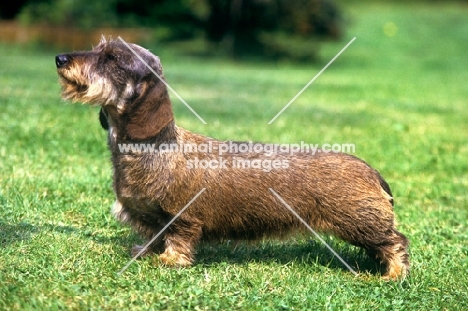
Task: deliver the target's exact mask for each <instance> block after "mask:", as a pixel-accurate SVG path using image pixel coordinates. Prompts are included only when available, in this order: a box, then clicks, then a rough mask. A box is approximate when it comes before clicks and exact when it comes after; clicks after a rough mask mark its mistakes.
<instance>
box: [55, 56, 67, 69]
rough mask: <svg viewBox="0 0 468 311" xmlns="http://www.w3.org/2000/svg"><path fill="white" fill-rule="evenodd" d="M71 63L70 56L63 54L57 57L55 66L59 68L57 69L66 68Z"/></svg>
mask: <svg viewBox="0 0 468 311" xmlns="http://www.w3.org/2000/svg"><path fill="white" fill-rule="evenodd" d="M69 61H70V58H69V57H68V55H65V54H61V55H57V56H55V65H56V66H57V68H60V67H63V66H65V65H66V64H67V63H68V62H69Z"/></svg>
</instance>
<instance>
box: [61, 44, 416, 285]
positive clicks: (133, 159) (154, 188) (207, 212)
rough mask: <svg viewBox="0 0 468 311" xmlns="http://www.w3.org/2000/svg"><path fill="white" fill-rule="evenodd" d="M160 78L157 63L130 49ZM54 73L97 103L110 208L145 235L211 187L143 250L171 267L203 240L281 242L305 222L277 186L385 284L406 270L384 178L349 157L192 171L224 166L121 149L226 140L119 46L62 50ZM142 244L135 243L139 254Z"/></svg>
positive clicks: (77, 95) (71, 92)
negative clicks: (176, 105)
mask: <svg viewBox="0 0 468 311" xmlns="http://www.w3.org/2000/svg"><path fill="white" fill-rule="evenodd" d="M131 47H132V49H134V50H135V51H136V52H137V53H138V54H139V55H140V56H141V57H142V58H143V59H144V60H145V62H146V63H147V64H148V65H149V66H151V68H153V70H155V71H156V72H157V73H158V74H159V75H160V76H161V77H163V72H162V67H161V64H160V61H159V58H158V57H156V56H154V55H153V54H151V53H150V52H149V51H147V50H145V49H143V48H141V47H139V46H137V45H134V44H132V45H131ZM56 65H57V70H58V73H59V77H60V83H61V85H62V96H63V97H64V98H65V99H70V100H73V101H81V102H85V103H90V104H98V105H101V112H100V121H101V124H102V126H103V127H104V128H105V129H108V130H109V136H108V137H109V138H108V144H109V148H110V151H111V154H112V163H113V167H114V190H115V194H116V197H117V201H116V203H115V204H114V207H113V212H114V214H115V216H116V217H117V219H119V220H120V221H122V222H125V223H129V224H130V225H131V226H132V227H133V228H134V229H135V230H136V231H137V232H138V233H139V234H140V235H142V236H143V237H145V238H147V239H150V238H152V237H153V236H154V235H155V234H157V233H158V232H159V231H160V230H161V229H162V228H163V227H164V226H165V225H166V224H167V223H168V222H169V221H170V220H171V219H172V218H173V217H174V215H176V214H177V213H178V212H179V211H180V210H181V209H182V208H183V207H184V206H185V204H187V202H189V201H190V200H191V199H192V198H193V197H194V196H195V195H196V194H197V193H198V192H199V191H200V190H201V189H202V188H206V191H205V192H204V193H203V194H202V195H200V196H199V197H198V198H197V199H196V200H195V201H194V202H193V203H192V204H191V205H190V207H189V208H188V209H187V210H186V211H185V212H184V213H182V214H181V215H180V217H178V218H177V219H176V220H175V221H174V223H173V224H171V225H170V226H169V227H168V229H167V230H166V231H165V232H164V233H163V235H161V237H160V238H159V239H158V240H156V241H155V242H154V243H153V244H152V245H151V248H150V249H148V250H147V251H146V253H147V254H150V253H159V254H160V255H159V256H160V260H161V261H162V262H163V263H165V264H167V265H176V266H187V265H190V264H192V262H193V260H194V250H195V246H196V245H197V243H198V242H199V241H200V240H201V239H204V240H219V239H235V240H238V239H247V240H255V239H259V238H262V237H265V236H281V235H285V234H287V233H288V232H293V231H294V230H296V229H301V228H302V227H303V225H302V224H301V223H300V221H299V220H298V219H297V218H296V217H295V216H294V215H293V214H292V213H291V212H290V211H288V210H287V209H286V208H285V207H284V206H283V204H282V203H281V202H280V201H279V200H278V199H277V198H276V197H275V196H273V195H272V193H271V192H270V191H269V190H268V189H269V188H272V189H273V190H274V191H275V192H277V193H278V194H279V195H280V196H281V197H282V198H283V199H284V200H285V202H287V203H288V204H289V205H290V206H291V207H293V208H294V209H295V210H296V212H297V213H298V214H299V215H300V216H301V218H303V219H304V220H305V221H307V222H308V223H309V224H310V226H311V227H312V228H314V229H315V230H317V231H320V232H325V233H331V234H334V235H336V236H337V237H339V238H341V239H343V240H345V241H348V242H349V243H351V244H354V245H357V246H360V247H362V248H364V249H366V250H367V251H368V253H370V254H371V255H373V256H376V257H377V258H378V259H380V260H381V261H382V262H383V263H384V264H385V265H386V267H387V271H386V274H385V276H384V277H385V278H390V279H396V278H398V277H400V276H404V275H406V273H407V272H408V270H409V259H408V251H407V250H408V240H407V239H406V237H405V236H404V235H403V234H401V233H399V232H398V231H397V230H396V229H395V220H394V213H393V198H392V194H391V191H390V188H389V186H388V184H387V183H386V182H385V181H384V179H383V178H382V177H381V176H380V174H379V173H378V172H377V171H375V170H374V169H372V168H371V167H370V166H369V165H367V164H366V163H365V162H363V161H362V160H360V159H358V158H356V157H354V156H350V155H347V154H343V153H316V154H315V155H312V154H309V153H298V154H295V155H293V156H291V155H289V154H287V153H281V152H277V153H275V154H273V155H270V156H269V155H266V154H262V153H228V154H225V155H223V159H225V160H226V161H228V162H229V163H232V161H233V159H234V157H236V158H244V159H249V160H253V159H259V160H270V161H271V160H286V161H288V163H289V166H288V167H285V168H279V169H272V170H271V171H270V172H264V171H263V170H261V169H242V168H239V167H235V166H232V165H231V166H230V165H227V167H225V168H222V169H221V168H220V169H203V168H197V167H194V168H191V169H190V168H188V167H187V161H189V160H191V159H194V158H198V159H200V160H202V159H205V160H210V159H213V160H218V159H219V154H217V153H206V152H204V153H202V152H184V151H179V152H154V153H122V152H120V150H119V148H118V145H119V144H123V143H150V144H154V146H155V148H156V149H157V148H158V146H160V145H161V144H178V145H183V144H197V145H199V144H204V143H207V142H211V144H213V145H214V146H217V145H219V144H221V143H223V142H220V141H217V140H215V139H212V138H208V137H205V136H202V135H199V134H194V133H191V132H189V131H187V130H185V129H182V128H180V127H177V126H176V125H175V122H174V117H173V113H172V106H171V102H170V99H169V95H168V92H167V89H166V86H165V85H164V84H163V83H162V82H161V81H160V80H159V78H158V77H156V75H154V74H153V73H152V72H151V70H150V69H149V68H147V66H146V65H145V64H144V63H143V62H141V61H140V60H139V59H138V58H137V57H136V56H135V55H134V54H133V53H132V51H130V50H129V49H128V48H127V47H126V46H125V45H124V44H123V43H122V42H119V41H106V40H103V41H102V42H101V43H100V44H99V45H98V46H97V47H95V48H94V49H93V50H92V51H89V52H78V53H70V54H61V55H58V56H57V57H56ZM140 250H141V247H139V246H135V247H134V249H133V253H137V252H138V251H140Z"/></svg>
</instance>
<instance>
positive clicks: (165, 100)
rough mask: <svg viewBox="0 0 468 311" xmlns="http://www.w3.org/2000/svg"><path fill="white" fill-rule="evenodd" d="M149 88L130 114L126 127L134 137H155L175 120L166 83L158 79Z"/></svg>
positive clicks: (140, 138)
mask: <svg viewBox="0 0 468 311" xmlns="http://www.w3.org/2000/svg"><path fill="white" fill-rule="evenodd" d="M147 87H148V86H147ZM148 88H149V89H148V90H147V91H146V92H145V95H144V96H143V98H142V101H141V103H140V104H139V105H138V106H137V107H135V108H134V109H132V111H130V112H129V114H128V119H127V120H128V123H127V127H126V129H127V134H128V135H129V136H130V138H132V139H138V140H144V139H148V138H151V137H154V136H156V135H157V134H158V133H159V132H161V130H162V129H163V128H164V127H166V126H167V125H168V124H169V123H170V122H171V121H173V120H174V115H173V113H172V104H171V100H170V99H169V94H168V93H167V89H166V87H165V86H164V84H163V83H162V82H161V81H158V83H156V85H154V86H153V87H148Z"/></svg>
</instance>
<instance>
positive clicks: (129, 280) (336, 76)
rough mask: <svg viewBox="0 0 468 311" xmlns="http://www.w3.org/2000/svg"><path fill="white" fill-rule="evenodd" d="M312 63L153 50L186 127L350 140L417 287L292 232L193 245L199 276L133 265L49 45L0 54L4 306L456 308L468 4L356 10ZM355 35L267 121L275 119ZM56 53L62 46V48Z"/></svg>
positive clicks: (104, 166) (103, 173) (463, 236)
mask: <svg viewBox="0 0 468 311" xmlns="http://www.w3.org/2000/svg"><path fill="white" fill-rule="evenodd" d="M346 8H347V10H346V11H347V16H348V20H347V22H348V25H347V32H346V36H345V37H344V38H343V40H342V41H340V42H331V43H327V44H325V45H323V46H322V47H321V51H320V60H319V61H318V62H317V63H315V64H292V63H289V62H287V61H283V62H277V63H268V62H243V63H239V62H235V61H230V60H225V59H208V58H196V57H193V56H188V55H184V53H182V52H181V51H180V50H176V49H175V48H174V47H172V48H170V47H169V48H168V47H166V46H164V45H161V44H160V45H155V46H151V49H152V51H153V52H154V53H155V54H158V55H160V56H161V59H162V63H163V66H164V68H165V75H166V78H167V80H168V82H169V84H170V85H171V86H172V87H173V88H174V89H175V90H176V91H177V92H178V93H179V94H180V95H181V96H182V97H183V98H184V99H185V100H186V101H187V103H189V104H190V105H191V106H192V107H193V109H195V110H196V111H197V113H198V114H199V115H200V116H201V117H202V118H203V119H204V120H205V121H206V122H207V124H206V125H204V124H203V123H201V122H200V121H199V120H198V119H197V118H196V117H195V116H194V115H193V114H192V113H191V112H190V111H189V110H188V109H187V108H186V107H185V106H184V104H183V103H182V102H181V101H179V100H178V99H177V98H176V97H175V96H173V95H172V99H173V105H174V112H175V115H176V120H177V123H178V125H179V126H182V127H184V128H187V129H190V130H192V131H194V132H199V133H203V134H205V135H208V136H212V137H217V138H220V139H236V140H252V141H264V142H278V143H298V142H299V143H300V142H301V141H304V142H308V143H318V144H325V143H331V144H333V143H353V144H355V146H356V150H355V155H356V156H358V157H360V158H363V159H364V160H366V161H367V162H368V163H370V164H371V165H372V166H373V167H375V168H377V169H378V170H379V171H380V172H381V173H382V174H383V176H385V178H386V179H387V181H388V182H389V184H390V185H391V187H392V190H393V194H394V197H395V202H396V203H395V213H396V215H397V219H398V222H399V230H400V231H401V232H403V233H404V234H406V235H407V236H408V238H409V239H410V241H411V263H412V270H411V275H410V277H408V278H407V279H405V280H404V281H399V282H385V281H382V280H381V279H380V278H379V275H378V273H376V271H378V270H379V267H378V266H377V265H376V264H374V263H373V262H372V261H371V260H369V258H367V256H366V255H365V253H363V252H362V251H360V250H359V249H357V248H354V247H352V246H349V245H347V244H345V243H343V242H341V241H339V240H337V239H335V238H333V237H328V236H324V238H325V239H326V241H327V242H328V243H329V244H331V245H332V246H333V247H334V249H335V250H336V251H337V252H338V253H340V254H341V255H342V256H343V257H344V258H345V260H346V261H347V262H348V263H349V264H350V265H351V266H352V267H353V268H354V269H356V270H359V271H360V274H359V276H358V277H354V276H353V275H352V274H351V273H350V272H349V271H348V270H347V269H346V268H344V267H343V266H342V265H341V263H340V262H339V261H338V260H336V258H333V256H332V255H331V254H330V253H329V252H328V250H327V249H326V248H325V247H323V246H322V245H321V244H320V242H319V241H318V240H314V239H313V238H312V237H306V238H304V237H299V238H297V239H292V240H288V241H282V242H277V241H264V242H262V243H259V244H258V245H248V244H246V245H244V244H241V245H239V246H237V248H235V247H233V245H231V244H230V243H228V242H226V243H223V244H220V245H202V246H200V248H199V249H198V256H197V262H196V264H195V265H194V266H193V267H192V268H187V269H168V268H165V267H161V266H158V265H157V261H155V260H152V259H144V260H141V261H137V262H135V263H133V264H132V265H131V266H130V267H129V268H128V270H126V271H125V272H124V273H123V274H122V275H117V272H118V271H119V270H120V269H121V268H122V267H123V266H125V264H126V263H127V262H128V261H129V260H130V255H129V248H130V247H131V245H133V244H134V243H138V242H141V241H140V239H139V238H138V236H136V235H135V234H133V233H132V232H131V230H130V229H129V228H128V227H124V226H122V225H121V224H119V223H117V222H116V221H115V220H114V219H113V217H112V216H111V214H110V206H111V204H112V203H113V200H114V195H113V192H112V188H111V166H110V161H109V152H108V150H107V146H106V133H105V132H104V131H103V130H102V129H101V128H100V125H99V122H98V115H97V114H98V108H96V107H89V106H82V105H79V104H71V103H67V102H63V101H62V100H61V99H60V97H59V92H60V87H59V85H58V83H57V75H56V72H55V65H54V56H55V52H54V51H47V50H39V49H32V48H25V47H18V46H9V45H4V44H2V45H0V53H1V55H2V58H1V59H0V84H1V88H0V134H1V135H0V159H1V160H0V172H1V173H0V174H1V175H0V243H1V244H0V284H1V285H0V309H2V310H3V309H5V310H59V309H75V310H77V309H85V310H119V309H120V310H122V309H132V310H148V309H153V310H181V309H191V310H216V309H220V310H237V309H239V310H467V309H468V295H467V292H468V278H467V277H466V275H465V273H466V271H468V195H467V189H468V174H467V172H468V103H467V100H468V87H467V81H468V62H467V60H466V54H467V51H468V22H467V19H466V16H467V15H468V6H467V5H461V4H456V3H447V2H440V4H435V5H427V4H423V3H419V2H418V3H416V4H415V3H413V4H405V3H401V4H392V5H390V4H376V3H373V2H372V3H366V4H363V3H360V2H351V3H350V4H347V5H346ZM353 37H356V40H355V41H354V42H353V43H352V44H351V45H350V46H349V48H348V49H347V50H346V51H344V52H343V54H342V55H341V56H340V57H339V58H338V59H337V60H336V61H335V62H334V63H333V64H332V65H331V66H330V67H329V68H328V69H327V70H326V71H325V72H324V73H323V74H322V75H321V76H320V77H318V78H317V80H316V81H315V82H314V83H313V84H312V85H311V86H310V87H309V88H308V89H307V90H306V91H305V92H304V93H303V94H302V95H301V96H300V97H299V98H298V99H297V100H296V101H295V102H294V103H293V104H291V106H290V107H289V108H288V109H286V110H285V111H284V113H283V114H281V115H280V116H279V117H278V119H276V120H275V121H274V122H273V123H272V124H271V125H268V122H269V121H270V120H271V119H272V118H273V117H274V116H275V115H276V114H277V113H278V112H279V111H280V110H281V109H282V108H283V107H284V105H285V104H286V103H288V102H289V100H290V99H291V98H293V97H294V96H295V95H296V94H297V92H299V91H300V90H301V89H302V87H303V86H304V85H306V84H307V83H308V82H309V81H310V80H311V79H312V78H313V77H314V76H315V75H316V74H317V73H318V72H319V71H320V70H321V69H322V68H323V66H324V65H325V64H327V63H328V61H329V60H330V59H332V58H333V57H334V56H335V55H336V53H338V51H340V50H341V49H342V48H343V47H344V46H345V45H346V44H347V43H348V42H349V41H350V40H351V39H352V38H353ZM57 52H58V51H57Z"/></svg>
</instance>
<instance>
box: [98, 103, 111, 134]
mask: <svg viewBox="0 0 468 311" xmlns="http://www.w3.org/2000/svg"><path fill="white" fill-rule="evenodd" d="M99 122H100V123H101V126H102V128H103V129H105V130H106V131H107V130H109V123H108V122H107V117H106V114H105V113H104V111H102V108H101V109H100V110H99Z"/></svg>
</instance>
